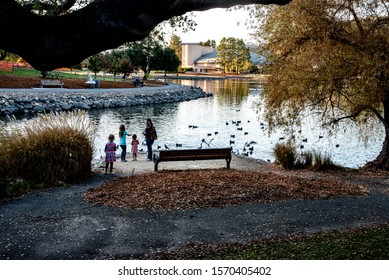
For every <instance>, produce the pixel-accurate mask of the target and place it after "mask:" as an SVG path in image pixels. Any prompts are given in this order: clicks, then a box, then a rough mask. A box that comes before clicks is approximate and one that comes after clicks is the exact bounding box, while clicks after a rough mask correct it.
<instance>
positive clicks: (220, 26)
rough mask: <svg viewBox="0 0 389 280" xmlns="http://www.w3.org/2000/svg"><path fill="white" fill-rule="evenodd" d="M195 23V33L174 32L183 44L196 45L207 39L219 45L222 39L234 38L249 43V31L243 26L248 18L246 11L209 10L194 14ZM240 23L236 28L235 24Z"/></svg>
mask: <svg viewBox="0 0 389 280" xmlns="http://www.w3.org/2000/svg"><path fill="white" fill-rule="evenodd" d="M194 14H195V17H194V20H195V21H196V22H197V26H196V31H190V32H188V33H182V32H175V35H178V36H180V37H181V41H182V42H183V43H198V42H204V41H207V40H208V39H210V40H215V41H216V44H219V43H220V40H221V39H222V38H223V37H234V38H238V39H243V40H244V41H245V42H246V41H250V35H249V33H250V31H249V30H247V28H246V26H245V25H244V22H245V19H247V18H248V13H247V12H246V11H242V10H239V11H227V10H226V9H211V10H207V11H204V12H194ZM238 22H240V25H239V26H238V25H237V23H238Z"/></svg>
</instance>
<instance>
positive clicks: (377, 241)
mask: <svg viewBox="0 0 389 280" xmlns="http://www.w3.org/2000/svg"><path fill="white" fill-rule="evenodd" d="M388 246H389V224H384V225H379V226H371V227H365V228H360V229H354V230H336V231H332V232H323V233H316V234H311V235H303V236H302V235H301V236H297V235H296V236H288V237H281V238H279V237H274V238H268V239H264V240H260V241H254V242H250V243H247V244H236V243H233V244H221V245H205V244H204V245H198V244H193V245H191V246H187V247H185V248H184V249H182V250H180V251H177V252H174V253H170V254H169V253H160V254H158V255H157V256H151V258H157V259H200V260H204V259H217V260H387V259H389V250H388V249H387V248H388Z"/></svg>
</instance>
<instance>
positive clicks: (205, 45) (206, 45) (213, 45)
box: [199, 39, 216, 48]
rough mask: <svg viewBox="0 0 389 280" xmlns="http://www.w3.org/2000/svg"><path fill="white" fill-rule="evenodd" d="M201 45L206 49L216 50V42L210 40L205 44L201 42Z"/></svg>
mask: <svg viewBox="0 0 389 280" xmlns="http://www.w3.org/2000/svg"><path fill="white" fill-rule="evenodd" d="M199 45H200V46H204V47H211V48H216V41H215V40H210V39H208V40H207V41H205V42H200V43H199Z"/></svg>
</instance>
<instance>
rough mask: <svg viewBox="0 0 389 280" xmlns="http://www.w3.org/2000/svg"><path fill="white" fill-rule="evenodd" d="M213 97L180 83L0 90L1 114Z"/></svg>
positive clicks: (115, 106) (121, 105)
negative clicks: (118, 86)
mask: <svg viewBox="0 0 389 280" xmlns="http://www.w3.org/2000/svg"><path fill="white" fill-rule="evenodd" d="M212 96H213V93H206V92H204V91H203V90H202V89H201V88H194V87H189V86H181V85H176V84H169V85H167V86H160V87H142V88H124V89H61V88H60V89H53V88H43V89H41V88H38V89H0V116H5V115H30V114H36V113H45V112H60V111H71V110H77V109H82V110H90V109H102V108H119V107H129V106H136V105H144V104H159V103H170V102H181V101H189V100H194V99H198V98H205V97H212Z"/></svg>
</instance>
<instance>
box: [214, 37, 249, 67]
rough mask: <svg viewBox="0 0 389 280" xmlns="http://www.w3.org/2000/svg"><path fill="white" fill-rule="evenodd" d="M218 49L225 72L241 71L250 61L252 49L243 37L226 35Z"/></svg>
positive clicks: (219, 58)
mask: <svg viewBox="0 0 389 280" xmlns="http://www.w3.org/2000/svg"><path fill="white" fill-rule="evenodd" d="M217 51H218V52H217V58H218V60H219V62H220V64H221V65H222V66H223V68H224V72H225V73H232V72H235V73H239V72H240V71H241V70H242V69H243V67H244V66H245V65H247V63H248V62H249V61H250V50H249V48H248V47H246V45H245V43H244V42H243V40H242V39H237V38H233V37H229V38H225V37H224V38H222V39H221V41H220V44H219V46H218V47H217Z"/></svg>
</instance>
